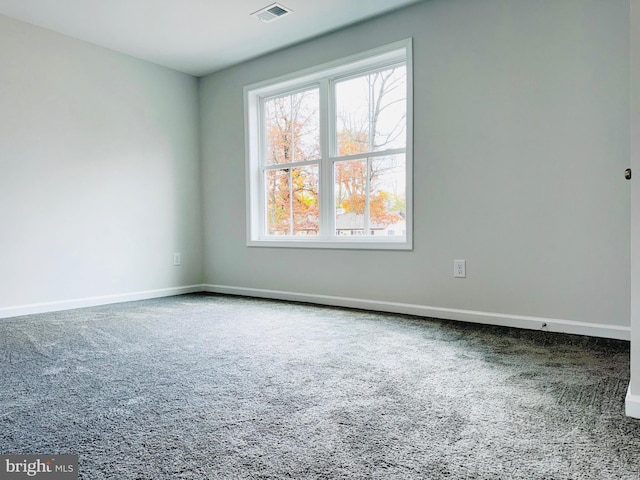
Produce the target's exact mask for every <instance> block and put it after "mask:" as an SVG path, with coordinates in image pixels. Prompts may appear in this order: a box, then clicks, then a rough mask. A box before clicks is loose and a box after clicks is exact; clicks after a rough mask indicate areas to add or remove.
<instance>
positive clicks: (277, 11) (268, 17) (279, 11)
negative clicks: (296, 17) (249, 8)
mask: <svg viewBox="0 0 640 480" xmlns="http://www.w3.org/2000/svg"><path fill="white" fill-rule="evenodd" d="M292 11H293V10H291V9H290V8H287V7H285V6H283V5H280V4H279V3H274V4H272V5H269V6H268V7H264V8H262V9H260V10H258V11H257V12H253V13H252V14H251V15H254V16H256V17H258V18H259V19H260V20H262V21H263V22H265V23H269V22H273V21H274V20H277V19H279V18H280V17H283V16H285V15H287V14H289V13H291V12H292Z"/></svg>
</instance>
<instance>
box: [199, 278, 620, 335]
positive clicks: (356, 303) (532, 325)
mask: <svg viewBox="0 0 640 480" xmlns="http://www.w3.org/2000/svg"><path fill="white" fill-rule="evenodd" d="M203 289H204V291H206V292H211V293H226V294H230V295H244V296H249V297H260V298H274V299H277V300H289V301H296V302H307V303H315V304H319V305H331V306H336V307H349V308H360V309H363V310H376V311H381V312H390V313H403V314H409V315H418V316H421V317H432V318H441V319H445V320H458V321H463V322H473V323H484V324H489V325H501V326H505V327H516V328H526V329H529V330H545V331H550V332H558V333H571V334H575V335H588V336H591V337H602V338H613V339H618V340H629V339H630V338H631V329H630V328H629V327H620V326H616V325H604V324H598V323H586V322H577V321H574V320H563V319H557V318H540V317H530V316H524V315H510V314H502V313H491V312H479V311H474V310H462V309H456V308H443V307H430V306H426V305H415V304H408V303H395V302H384V301H379V300H368V299H360V298H349V297H337V296H329V295H316V294H308V293H295V292H286V291H279V290H264V289H258V288H244V287H233V286H228V285H204V286H203Z"/></svg>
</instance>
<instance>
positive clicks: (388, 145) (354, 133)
mask: <svg viewBox="0 0 640 480" xmlns="http://www.w3.org/2000/svg"><path fill="white" fill-rule="evenodd" d="M406 70H407V69H406V67H405V66H404V65H402V66H398V67H393V68H389V69H386V70H382V71H379V72H374V73H369V74H366V75H362V76H360V77H356V78H351V79H349V80H344V81H342V82H339V83H337V84H336V90H335V94H336V140H337V146H338V152H337V154H338V155H339V156H342V155H353V154H358V153H365V152H374V151H381V150H388V149H392V148H404V147H405V146H406V121H407V102H406V93H407V84H406Z"/></svg>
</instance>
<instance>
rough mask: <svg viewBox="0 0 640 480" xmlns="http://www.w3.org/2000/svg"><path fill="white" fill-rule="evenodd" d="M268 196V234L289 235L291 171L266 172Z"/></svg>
mask: <svg viewBox="0 0 640 480" xmlns="http://www.w3.org/2000/svg"><path fill="white" fill-rule="evenodd" d="M265 192H266V196H267V211H266V212H265V213H266V220H267V234H268V235H289V234H290V231H291V201H290V189H289V169H283V170H267V171H266V172H265Z"/></svg>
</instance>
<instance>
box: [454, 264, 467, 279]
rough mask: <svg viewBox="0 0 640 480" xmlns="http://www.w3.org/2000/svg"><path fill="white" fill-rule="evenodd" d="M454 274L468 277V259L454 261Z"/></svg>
mask: <svg viewBox="0 0 640 480" xmlns="http://www.w3.org/2000/svg"><path fill="white" fill-rule="evenodd" d="M453 276H454V277H456V278H467V261H466V260H454V261H453Z"/></svg>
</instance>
